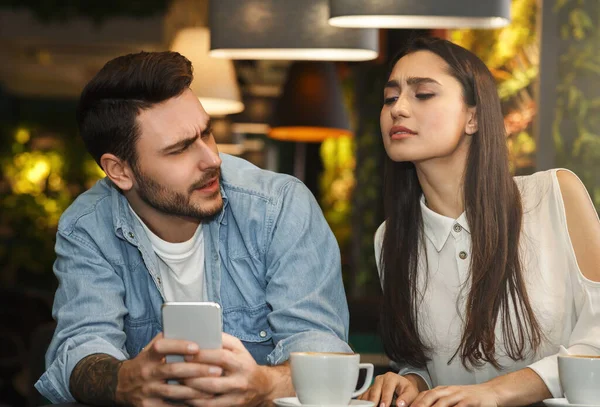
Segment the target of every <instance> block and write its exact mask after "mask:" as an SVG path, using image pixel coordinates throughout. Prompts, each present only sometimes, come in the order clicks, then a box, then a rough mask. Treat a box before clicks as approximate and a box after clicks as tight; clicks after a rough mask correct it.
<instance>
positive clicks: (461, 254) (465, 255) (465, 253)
mask: <svg viewBox="0 0 600 407" xmlns="http://www.w3.org/2000/svg"><path fill="white" fill-rule="evenodd" d="M458 257H460V258H461V259H462V260H464V259H466V258H467V252H464V251H463V252H460V253H458Z"/></svg>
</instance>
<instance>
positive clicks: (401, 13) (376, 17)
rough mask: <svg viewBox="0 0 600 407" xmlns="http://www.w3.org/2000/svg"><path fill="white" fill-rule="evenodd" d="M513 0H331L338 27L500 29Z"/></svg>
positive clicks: (333, 18) (507, 19)
mask: <svg viewBox="0 0 600 407" xmlns="http://www.w3.org/2000/svg"><path fill="white" fill-rule="evenodd" d="M510 3H511V2H510V0H441V1H440V0H368V1H365V0H329V5H330V18H329V23H330V24H331V25H333V26H337V27H380V28H499V27H503V26H505V25H507V24H509V23H510Z"/></svg>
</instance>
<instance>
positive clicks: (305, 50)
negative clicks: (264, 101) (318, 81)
mask: <svg viewBox="0 0 600 407" xmlns="http://www.w3.org/2000/svg"><path fill="white" fill-rule="evenodd" d="M328 19H329V5H328V3H327V0H211V1H210V3H209V21H210V30H211V51H210V54H211V55H212V56H214V57H219V58H231V59H278V60H310V61H323V60H325V61H366V60H371V59H375V58H377V55H378V50H379V44H378V36H377V30H374V29H360V28H339V27H333V26H331V25H330V24H329V22H328Z"/></svg>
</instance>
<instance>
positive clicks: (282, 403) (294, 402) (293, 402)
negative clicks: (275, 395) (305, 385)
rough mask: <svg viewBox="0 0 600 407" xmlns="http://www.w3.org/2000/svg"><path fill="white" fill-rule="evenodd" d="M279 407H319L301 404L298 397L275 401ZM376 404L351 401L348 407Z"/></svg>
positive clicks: (364, 406)
mask: <svg viewBox="0 0 600 407" xmlns="http://www.w3.org/2000/svg"><path fill="white" fill-rule="evenodd" d="M273 402H274V403H275V405H276V406H277V407H317V405H309V404H301V403H300V401H299V400H298V397H283V398H280V399H275V400H273ZM374 405H375V403H373V402H372V401H367V400H350V404H348V406H353V407H373V406H374ZM348 406H335V405H330V404H328V405H327V407H348Z"/></svg>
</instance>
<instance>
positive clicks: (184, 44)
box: [171, 27, 244, 116]
mask: <svg viewBox="0 0 600 407" xmlns="http://www.w3.org/2000/svg"><path fill="white" fill-rule="evenodd" d="M209 42H210V35H209V32H208V28H206V27H193V28H184V29H182V30H180V31H179V32H178V33H177V35H176V37H175V40H174V41H173V45H172V47H171V50H173V51H176V52H179V53H180V54H181V55H183V56H185V57H186V58H188V59H189V60H190V61H191V62H192V66H193V67H194V80H193V81H192V84H191V86H190V88H191V89H192V91H193V92H194V94H195V95H196V96H198V99H200V102H201V103H202V106H203V107H204V110H206V112H207V113H208V114H209V115H211V116H225V115H228V114H233V113H239V112H241V111H242V110H244V104H243V103H242V100H241V96H240V88H239V86H238V83H237V79H236V75H235V68H234V66H233V62H231V61H229V60H226V59H220V58H212V57H210V56H209V55H208V48H209Z"/></svg>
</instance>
